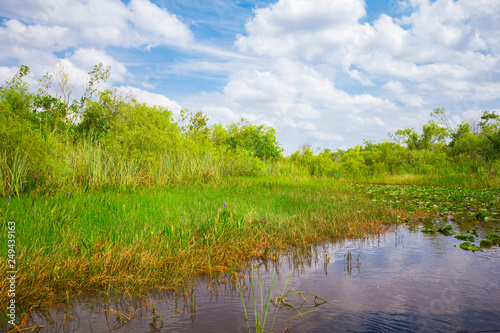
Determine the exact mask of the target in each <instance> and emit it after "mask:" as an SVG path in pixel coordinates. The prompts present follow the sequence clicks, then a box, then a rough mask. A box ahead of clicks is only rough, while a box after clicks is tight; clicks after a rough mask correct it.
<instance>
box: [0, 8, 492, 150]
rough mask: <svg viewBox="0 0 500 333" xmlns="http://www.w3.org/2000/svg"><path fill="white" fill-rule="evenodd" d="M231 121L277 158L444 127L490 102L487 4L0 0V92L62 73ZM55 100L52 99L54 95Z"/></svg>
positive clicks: (142, 98) (176, 111)
mask: <svg viewBox="0 0 500 333" xmlns="http://www.w3.org/2000/svg"><path fill="white" fill-rule="evenodd" d="M98 63H103V64H104V65H109V66H110V67H111V75H110V77H109V79H108V81H107V82H106V83H105V84H103V85H101V88H102V89H114V88H116V89H117V91H118V92H119V93H121V94H122V95H123V96H125V97H127V98H131V97H133V98H135V99H137V100H138V101H140V102H144V103H147V104H149V105H161V106H166V107H169V108H170V109H171V110H172V111H173V113H174V115H178V114H179V110H180V109H181V108H182V109H188V110H189V111H192V112H196V111H202V112H204V113H205V114H206V115H207V116H208V117H209V119H210V123H211V124H213V123H222V124H230V123H232V122H238V121H239V120H240V119H241V118H245V119H247V120H249V121H251V122H252V123H254V124H258V125H260V124H264V125H268V126H272V127H274V128H275V129H276V136H277V138H278V140H279V142H280V143H281V145H282V147H283V148H284V152H285V154H291V153H293V152H294V151H296V150H297V149H299V148H300V147H302V146H303V145H304V144H306V145H310V146H311V147H313V148H322V149H325V148H328V149H332V150H336V149H339V148H340V149H346V148H350V147H354V146H356V145H359V144H362V143H363V142H364V140H371V141H374V142H379V141H382V140H384V139H386V138H387V137H388V133H393V132H395V131H396V130H398V129H402V128H411V127H414V128H415V129H419V128H420V127H421V125H423V124H425V123H426V122H427V121H428V120H429V119H430V116H429V115H430V112H431V111H432V110H433V109H435V108H438V107H443V108H445V110H446V112H447V114H448V118H449V120H450V122H451V123H452V125H456V124H458V123H460V122H462V121H473V120H474V119H477V118H478V117H479V116H480V114H481V112H482V111H483V110H489V111H495V110H498V109H499V104H500V1H498V0H457V1H453V0H433V1H429V0H401V1H398V0H389V1H378V0H366V1H364V0H273V1H266V0H250V1H239V0H233V1H230V0H215V1H206V0H205V1H202V0H190V1H185V0H130V1H119V0H43V1H42V0H9V1H1V2H0V82H4V81H6V80H10V79H11V78H12V77H13V76H14V75H15V73H16V72H17V70H18V69H19V66H20V65H22V64H23V65H26V66H28V67H30V69H31V74H30V76H29V77H28V78H27V82H28V83H30V84H31V86H32V89H33V90H34V91H35V90H36V87H37V80H38V79H39V78H41V77H42V76H43V75H44V74H45V73H47V72H48V73H54V69H55V68H57V67H58V66H62V67H63V68H64V71H65V72H66V73H68V75H69V77H70V80H71V82H72V83H73V84H74V85H75V90H74V92H73V96H72V98H73V97H74V98H77V97H78V94H79V91H80V93H81V91H82V89H83V86H84V82H85V80H86V73H88V72H89V71H90V70H91V69H92V68H93V66H94V65H96V64H98ZM54 93H55V91H54Z"/></svg>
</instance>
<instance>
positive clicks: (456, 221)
mask: <svg viewBox="0 0 500 333" xmlns="http://www.w3.org/2000/svg"><path fill="white" fill-rule="evenodd" d="M352 186H353V187H354V188H356V189H357V190H358V191H361V192H364V193H368V194H369V195H370V197H371V198H372V202H374V203H375V204H377V205H382V206H385V207H391V208H403V207H404V208H406V210H408V211H410V212H412V211H419V212H424V213H430V214H429V215H431V216H426V217H421V218H419V219H418V221H417V222H420V223H422V224H423V227H422V230H421V232H423V233H429V234H430V233H434V232H436V231H437V232H439V233H441V234H443V235H447V236H449V235H452V234H454V233H453V228H454V227H453V226H454V225H455V226H456V227H457V228H458V229H460V231H461V233H459V234H458V235H456V236H455V238H456V239H458V240H463V241H466V242H465V243H462V244H460V245H455V246H459V247H460V248H461V249H464V250H471V251H479V250H482V249H483V248H485V247H486V248H490V247H492V246H494V245H500V236H498V235H495V234H490V235H488V233H489V232H491V231H493V232H500V227H499V225H498V223H499V221H500V189H491V188H483V189H472V188H464V187H445V186H412V185H375V184H353V185H352ZM397 222H399V221H397ZM415 229H416V228H415V226H414V225H411V226H409V230H415ZM476 237H477V238H478V240H479V239H481V238H482V240H481V241H480V244H479V245H480V246H477V245H476V244H474V242H475V241H476ZM479 237H480V238H479Z"/></svg>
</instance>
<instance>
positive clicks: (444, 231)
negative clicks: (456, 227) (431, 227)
mask: <svg viewBox="0 0 500 333" xmlns="http://www.w3.org/2000/svg"><path fill="white" fill-rule="evenodd" d="M452 230H453V227H452V226H451V225H447V226H446V227H441V228H438V229H437V231H439V232H440V233H442V234H447V235H449V234H451V231H452Z"/></svg>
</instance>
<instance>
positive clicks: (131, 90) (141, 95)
mask: <svg viewBox="0 0 500 333" xmlns="http://www.w3.org/2000/svg"><path fill="white" fill-rule="evenodd" d="M117 91H118V93H119V94H121V95H122V96H123V97H125V98H128V99H135V100H136V101H137V102H139V103H146V104H147V105H149V106H155V105H157V106H162V107H166V108H168V109H170V110H171V111H172V112H173V113H174V114H179V111H180V110H181V106H180V105H179V104H177V102H175V101H172V100H170V99H169V98H167V97H166V96H164V95H161V94H155V93H152V92H149V91H147V90H142V89H139V88H136V87H131V86H120V87H118V88H117Z"/></svg>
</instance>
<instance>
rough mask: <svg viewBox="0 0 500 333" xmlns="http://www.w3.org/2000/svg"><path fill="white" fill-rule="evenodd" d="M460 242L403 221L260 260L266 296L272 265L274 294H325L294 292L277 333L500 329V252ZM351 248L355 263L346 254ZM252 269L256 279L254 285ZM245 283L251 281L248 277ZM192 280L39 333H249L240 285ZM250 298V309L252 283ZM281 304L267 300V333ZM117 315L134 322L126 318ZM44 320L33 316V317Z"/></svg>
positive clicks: (57, 319)
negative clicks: (180, 291) (173, 290)
mask: <svg viewBox="0 0 500 333" xmlns="http://www.w3.org/2000/svg"><path fill="white" fill-rule="evenodd" d="M421 228H422V227H421V226H420V227H419V228H416V229H421ZM454 228H455V229H456V231H459V230H458V227H457V226H454ZM460 243H461V241H458V240H456V239H455V238H453V237H452V236H444V235H441V234H439V233H435V234H424V233H422V232H420V231H419V230H414V231H409V230H408V229H407V228H406V227H404V226H400V227H399V228H397V231H396V232H395V233H388V234H384V235H382V236H380V237H377V238H372V239H369V240H362V241H360V240H352V241H344V242H342V243H337V244H331V243H329V244H325V245H322V246H316V247H314V248H312V249H311V253H310V254H309V255H310V256H309V257H308V255H306V256H304V257H302V258H301V260H293V259H292V258H291V257H286V258H282V259H281V260H279V262H278V265H276V264H272V263H266V264H265V265H264V264H263V263H262V262H261V263H260V268H259V270H260V271H261V274H262V281H263V282H262V284H263V288H264V291H265V292H266V295H267V291H268V290H269V287H270V284H271V281H272V274H273V273H272V272H273V270H275V269H276V270H277V273H278V275H277V278H276V283H275V286H274V289H273V291H272V296H273V297H275V296H279V295H280V294H281V293H282V291H283V286H284V283H285V282H286V280H287V277H288V274H289V273H290V272H291V275H290V278H289V280H288V284H287V287H286V290H289V289H290V288H293V289H295V290H299V291H306V292H310V293H313V294H315V295H318V296H321V297H322V298H324V299H326V300H328V303H326V304H319V303H321V302H320V301H318V300H317V302H316V304H315V301H314V296H311V295H307V294H304V297H305V298H306V299H307V300H308V301H307V302H304V301H303V299H302V298H301V297H300V296H298V295H295V296H293V297H289V298H287V299H286V301H287V302H290V303H291V304H293V305H294V306H295V307H297V308H299V310H300V311H301V312H303V313H305V314H304V315H303V316H297V317H293V316H294V315H296V314H297V312H295V311H294V310H293V309H292V310H289V309H287V308H280V309H279V311H278V314H277V317H276V320H275V324H274V329H273V331H274V332H283V330H285V329H286V328H288V329H289V331H290V332H292V333H294V332H480V331H492V330H499V331H500V248H499V247H493V248H491V249H485V250H484V251H482V252H471V251H464V250H462V249H460V248H458V247H454V246H453V245H454V244H460ZM349 252H350V254H351V255H352V257H353V260H351V261H350V262H349V261H348V260H347V259H346V256H347V255H348V254H349ZM358 257H359V259H358ZM257 264H258V263H255V265H257ZM266 267H267V269H268V270H266ZM255 272H256V271H255V270H254V274H253V276H254V278H253V284H254V285H256V286H257V288H258V284H256V280H257V278H256V273H255ZM222 282H224V281H222ZM242 282H243V283H245V282H244V281H243V280H242ZM246 285H247V286H248V285H250V281H249V280H248V278H247V279H246ZM195 286H196V287H195V288H194V290H193V291H192V293H187V294H186V295H185V297H177V298H175V297H173V296H171V295H167V294H163V295H158V294H156V296H153V295H151V299H150V301H149V303H148V306H145V304H144V302H139V301H138V302H127V301H123V302H121V303H118V304H117V303H113V304H97V305H96V304H95V302H88V303H79V304H75V305H74V307H73V309H72V310H71V312H70V313H71V314H72V316H73V317H74V319H71V318H70V317H68V311H67V309H66V310H64V309H61V310H59V311H58V310H55V309H54V310H52V311H51V313H50V317H51V320H52V321H53V325H51V326H47V327H45V328H43V329H40V330H39V332H248V328H247V323H246V319H245V314H244V310H243V306H242V302H241V299H240V296H239V294H238V292H237V289H235V286H234V284H233V285H230V283H227V284H224V283H220V284H219V283H215V284H212V286H211V287H209V286H207V282H206V281H203V280H200V281H198V282H197V283H196V284H195ZM257 292H258V290H257ZM244 300H245V303H246V305H247V310H248V311H249V312H252V313H253V301H252V297H251V294H250V293H249V292H248V289H246V290H245V293H244ZM93 303H94V304H93ZM152 304H154V311H153V307H152ZM110 309H112V310H110ZM275 309H276V308H275V307H274V306H270V310H269V315H268V319H267V324H268V325H266V332H269V329H270V324H271V323H272V320H273V315H274V311H275ZM116 311H119V312H121V313H122V314H124V315H126V316H127V317H129V318H132V317H133V319H132V320H131V321H128V320H120V319H119V316H117V315H116ZM310 311H312V312H310ZM306 312H308V313H306ZM155 314H157V315H159V316H160V317H158V320H157V322H156V324H157V325H156V327H154V326H153V325H152V323H153V319H152V318H153V316H154V315H155ZM123 318H124V317H122V319H123ZM48 319H49V318H48V317H45V318H44V317H41V316H35V317H34V322H37V323H42V322H45V323H46V322H47V320H48ZM251 320H252V321H253V317H252V318H251ZM122 321H124V322H122ZM252 331H255V330H254V329H253V330H252Z"/></svg>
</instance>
